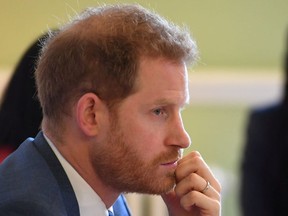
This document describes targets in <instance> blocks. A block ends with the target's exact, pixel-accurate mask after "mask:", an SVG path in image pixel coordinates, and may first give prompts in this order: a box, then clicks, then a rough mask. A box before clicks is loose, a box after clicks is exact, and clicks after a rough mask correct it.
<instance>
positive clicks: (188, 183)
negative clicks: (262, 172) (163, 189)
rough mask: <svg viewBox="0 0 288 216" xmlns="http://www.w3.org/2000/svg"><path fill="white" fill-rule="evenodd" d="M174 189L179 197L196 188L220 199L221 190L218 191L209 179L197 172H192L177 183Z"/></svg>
mask: <svg viewBox="0 0 288 216" xmlns="http://www.w3.org/2000/svg"><path fill="white" fill-rule="evenodd" d="M174 190H175V193H176V194H177V196H178V197H182V196H184V195H185V194H187V193H189V192H190V191H193V190H195V191H198V192H201V193H204V194H205V195H207V196H209V197H211V198H214V199H218V200H220V194H219V192H218V191H216V190H215V189H214V188H213V186H212V185H210V183H209V182H208V181H206V180H205V179H204V178H202V177H201V176H199V175H198V174H196V173H191V174H190V175H188V176H187V177H185V178H184V179H183V180H182V181H180V182H179V183H178V184H177V185H176V187H175V189H174Z"/></svg>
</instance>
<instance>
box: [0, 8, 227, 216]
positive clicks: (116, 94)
mask: <svg viewBox="0 0 288 216" xmlns="http://www.w3.org/2000/svg"><path fill="white" fill-rule="evenodd" d="M196 54H197V48H196V44H195V42H194V40H193V39H192V38H191V37H190V34H189V33H188V32H187V31H186V30H185V29H182V28H180V27H178V26H175V25H174V24H172V23H170V22H168V21H167V20H165V19H163V18H162V17H160V16H159V15H157V14H155V13H154V12H151V11H149V10H147V9H145V8H143V7H141V6H139V5H106V6H102V7H98V8H89V9H87V10H86V11H85V12H84V13H82V14H80V15H79V16H77V18H76V19H75V20H73V21H72V22H71V23H69V24H68V25H66V26H64V27H63V28H62V29H61V30H60V31H59V32H57V34H54V35H51V37H50V38H49V39H48V40H47V41H46V45H45V46H44V47H43V50H42V54H41V56H40V60H39V63H38V66H37V70H36V83H37V90H38V97H39V99H40V103H41V106H42V110H43V121H42V131H41V132H39V133H38V135H37V136H36V138H35V139H33V138H29V139H27V140H26V141H25V142H23V143H22V144H21V146H20V147H19V148H18V149H17V150H16V151H15V152H14V153H12V154H11V156H10V157H8V158H7V159H6V160H5V161H4V162H3V163H2V164H1V165H0V215H10V216H13V215H30V216H33V215H42V216H45V215H75V216H76V215H81V216H90V215H91V216H92V215H93V216H95V215H97V216H107V215H113V214H114V215H116V216H117V215H121V216H127V215H130V212H129V209H128V207H127V205H126V201H125V199H124V197H123V196H122V194H123V193H130V192H136V193H146V194H157V195H161V196H162V198H163V200H164V202H165V203H166V205H167V209H168V211H169V215H170V216H188V215H189V216H196V215H197V216H199V215H202V216H204V215H205V216H206V215H209V216H219V215H220V209H221V203H220V185H219V183H218V181H217V180H216V179H215V177H214V175H213V174H212V172H211V170H210V169H209V167H208V165H207V164H206V163H205V162H204V160H203V158H202V157H201V155H200V153H198V152H196V151H193V152H191V153H190V154H188V155H186V156H185V157H183V158H182V152H183V149H184V148H187V147H189V146H190V137H189V136H188V134H187V132H186V131H185V129H184V126H183V122H182V117H181V110H182V108H183V107H184V106H185V104H187V102H188V101H189V90H188V73H187V67H188V66H189V65H190V64H191V63H193V62H195V60H196V56H197V55H196Z"/></svg>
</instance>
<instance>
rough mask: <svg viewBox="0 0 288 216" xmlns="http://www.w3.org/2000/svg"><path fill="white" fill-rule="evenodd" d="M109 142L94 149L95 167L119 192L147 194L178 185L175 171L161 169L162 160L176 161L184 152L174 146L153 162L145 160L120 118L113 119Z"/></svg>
mask: <svg viewBox="0 0 288 216" xmlns="http://www.w3.org/2000/svg"><path fill="white" fill-rule="evenodd" d="M111 125H112V126H111V128H110V133H109V135H108V141H107V143H106V144H105V145H101V146H100V147H99V146H96V147H95V149H94V151H93V152H91V157H90V158H91V160H92V164H93V166H94V170H95V172H96V173H97V175H98V176H99V178H100V179H101V180H102V181H103V182H104V183H105V184H106V185H109V186H110V187H112V188H114V189H116V190H118V191H119V192H127V193H129V192H136V193H147V194H163V193H165V192H168V191H170V190H171V189H172V188H173V187H174V185H175V181H176V180H175V174H174V170H171V171H169V172H168V171H167V172H166V173H163V171H162V172H160V171H159V167H160V166H161V163H163V162H167V161H172V160H175V159H176V158H179V157H180V156H181V151H180V150H179V149H177V148H173V147H171V149H170V150H169V151H166V152H163V153H161V154H159V155H157V156H155V158H154V159H153V160H152V161H144V160H143V159H142V158H141V155H142V154H141V152H139V151H137V150H136V149H135V148H133V146H136V145H137V140H135V141H134V142H135V143H127V142H128V140H129V139H127V138H126V136H128V134H125V133H124V131H122V130H121V127H119V124H118V121H117V119H115V118H114V119H113V122H112V124H111Z"/></svg>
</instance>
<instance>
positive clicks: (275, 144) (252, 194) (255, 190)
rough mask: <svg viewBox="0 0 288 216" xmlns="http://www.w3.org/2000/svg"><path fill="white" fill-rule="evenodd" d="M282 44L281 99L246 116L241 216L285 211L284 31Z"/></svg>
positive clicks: (287, 114)
mask: <svg viewBox="0 0 288 216" xmlns="http://www.w3.org/2000/svg"><path fill="white" fill-rule="evenodd" d="M286 45H287V48H286V55H285V61H284V62H285V64H284V65H285V66H284V72H285V85H284V87H283V97H282V100H281V101H280V102H279V103H276V104H273V105H270V106H267V107H260V108H257V109H254V110H252V111H251V113H250V117H249V122H248V127H247V137H246V145H245V149H244V155H243V159H242V182H241V183H242V185H241V188H240V194H241V209H242V212H243V215H244V216H252V215H253V216H276V215H277V216H278V215H287V213H288V205H287V194H288V157H287V154H288V34H287V42H286Z"/></svg>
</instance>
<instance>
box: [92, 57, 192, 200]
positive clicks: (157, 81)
mask: <svg viewBox="0 0 288 216" xmlns="http://www.w3.org/2000/svg"><path fill="white" fill-rule="evenodd" d="M136 86H137V87H136V88H137V91H136V93H134V94H132V95H130V96H129V97H127V98H126V99H125V100H124V101H123V102H122V103H121V104H120V106H119V107H118V109H117V111H116V112H115V113H114V114H112V115H111V116H110V127H109V128H110V129H109V132H108V134H107V138H106V141H105V144H104V143H101V145H98V146H95V149H94V151H93V154H94V156H93V159H92V161H93V164H94V168H95V171H96V172H97V174H98V175H99V177H100V178H101V179H102V181H103V182H104V183H105V184H107V185H109V186H111V187H113V188H114V189H116V190H118V191H119V192H139V193H149V194H161V193H164V192H167V191H169V190H170V189H172V188H173V186H174V184H175V177H174V172H175V169H176V166H177V160H179V159H180V157H181V154H182V151H181V149H182V148H187V147H188V146H189V145H190V138H189V136H188V134H187V133H186V131H185V130H184V127H183V123H182V118H181V113H180V112H181V109H182V108H183V106H184V105H185V104H186V103H187V101H188V99H189V93H188V84H187V70H186V66H185V64H184V63H177V64H176V63H173V62H170V61H167V60H164V59H156V60H155V59H143V60H142V61H141V63H140V68H139V74H138V80H137V84H136Z"/></svg>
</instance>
